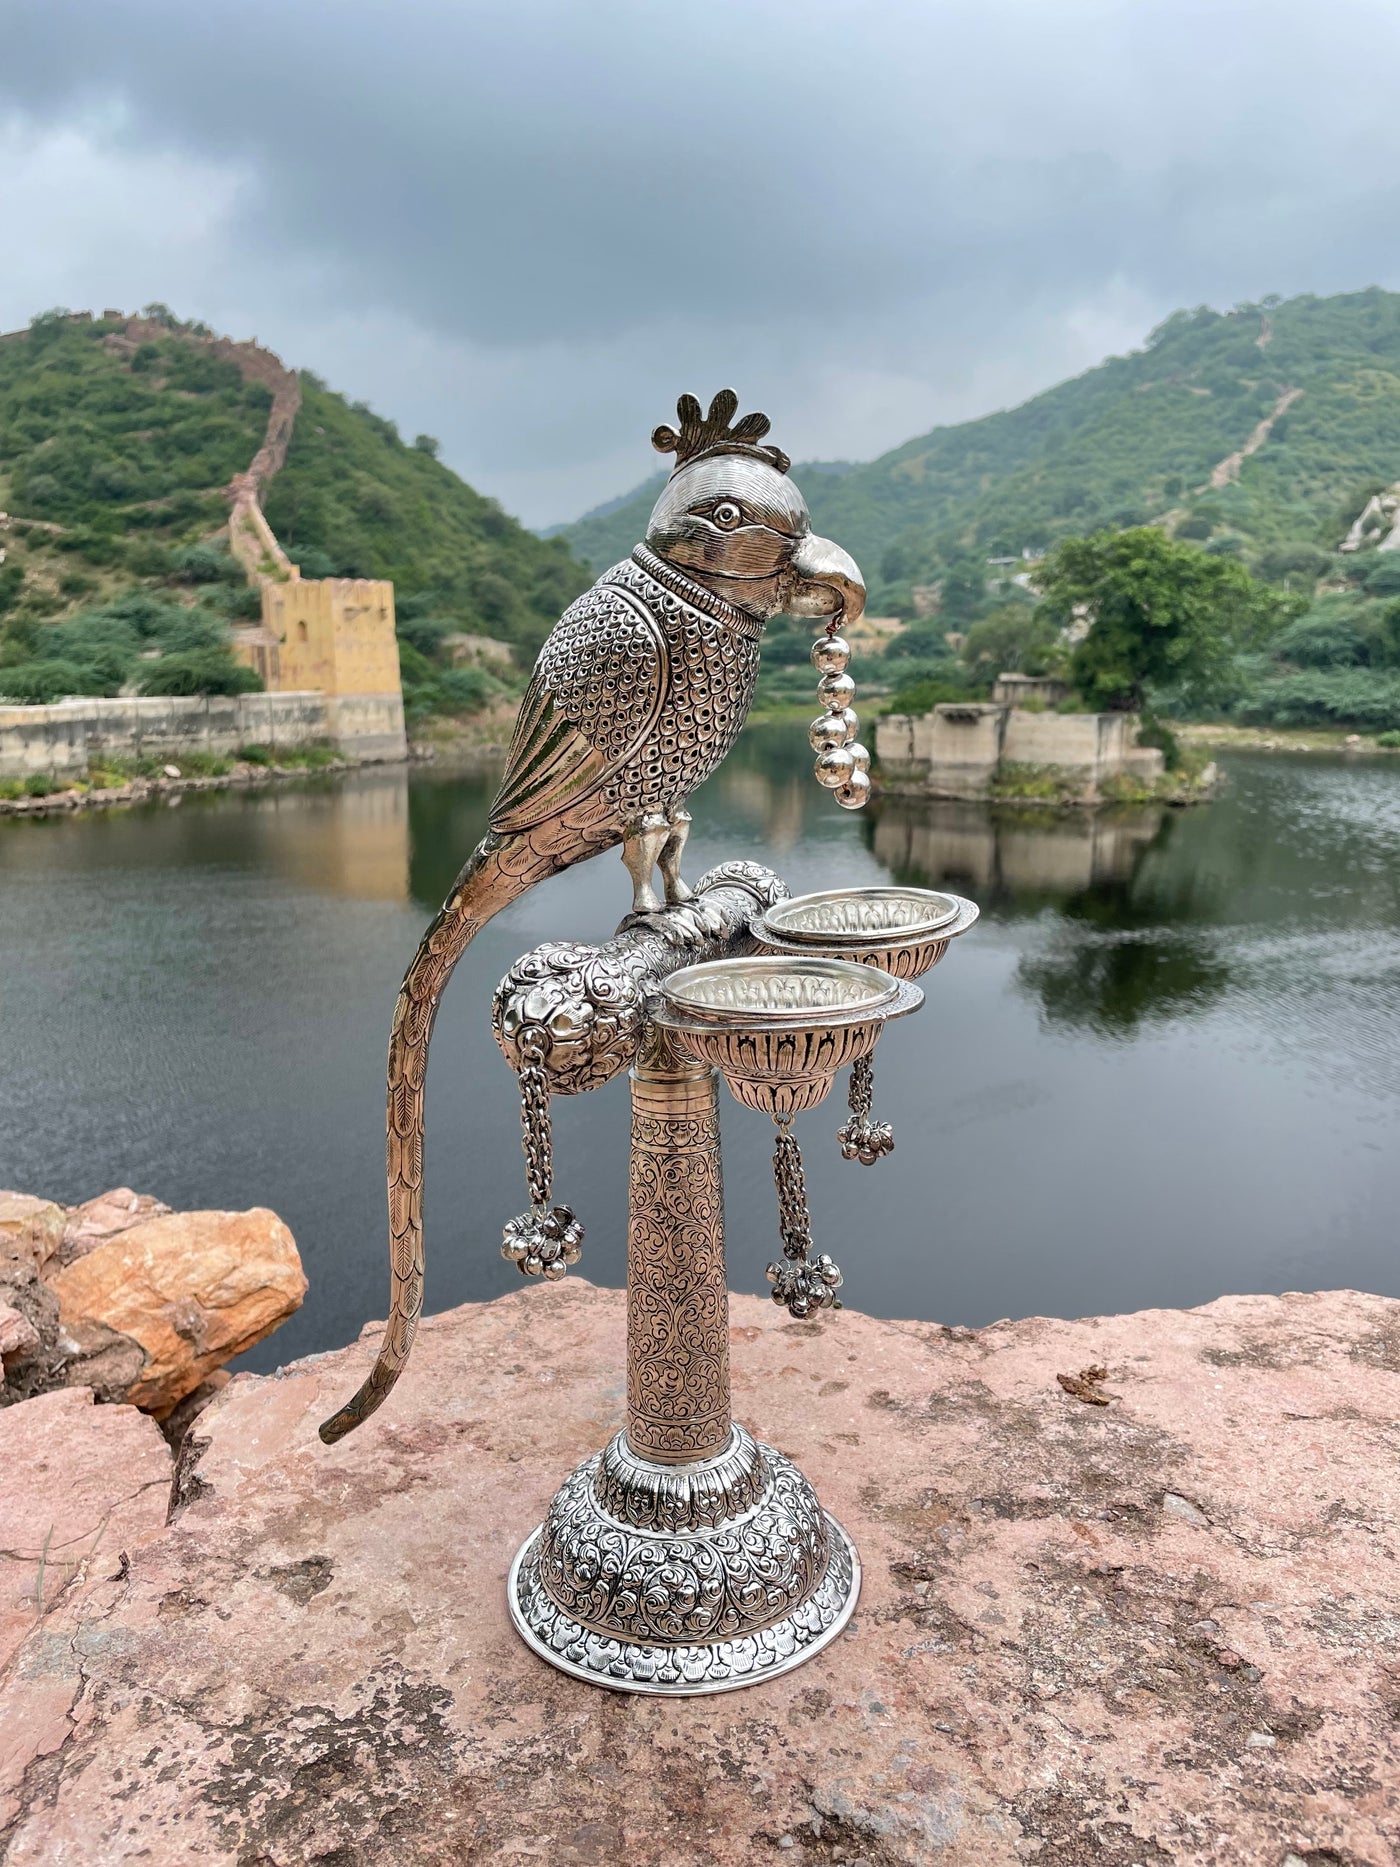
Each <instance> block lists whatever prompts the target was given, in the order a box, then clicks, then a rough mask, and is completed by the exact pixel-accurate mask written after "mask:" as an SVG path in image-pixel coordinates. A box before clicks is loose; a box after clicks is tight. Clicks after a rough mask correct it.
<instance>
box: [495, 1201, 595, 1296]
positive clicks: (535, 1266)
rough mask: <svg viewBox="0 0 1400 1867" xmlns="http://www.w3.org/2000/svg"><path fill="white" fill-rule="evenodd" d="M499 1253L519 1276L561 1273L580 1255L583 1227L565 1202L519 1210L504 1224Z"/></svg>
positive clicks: (553, 1276) (547, 1275) (554, 1277)
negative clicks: (514, 1217)
mask: <svg viewBox="0 0 1400 1867" xmlns="http://www.w3.org/2000/svg"><path fill="white" fill-rule="evenodd" d="M501 1256H502V1257H503V1258H504V1259H505V1260H506V1262H507V1263H509V1264H514V1265H515V1266H516V1267H517V1268H518V1270H519V1272H520V1275H521V1276H522V1277H547V1278H549V1280H550V1281H551V1283H552V1282H553V1281H554V1280H555V1279H556V1278H559V1277H562V1276H563V1275H564V1274H565V1272H566V1271H567V1270H568V1268H569V1266H570V1265H571V1264H577V1263H578V1261H579V1259H580V1258H581V1257H582V1256H583V1227H582V1225H580V1224H579V1222H578V1220H577V1219H576V1218H575V1217H574V1215H573V1213H572V1212H570V1210H569V1208H568V1207H567V1206H555V1207H554V1208H553V1210H552V1211H548V1212H546V1211H545V1210H543V1209H542V1208H537V1209H536V1210H535V1211H533V1212H522V1213H521V1214H520V1216H519V1218H518V1219H512V1220H511V1221H510V1223H509V1224H508V1225H507V1226H506V1229H505V1236H504V1238H503V1239H502V1242H501Z"/></svg>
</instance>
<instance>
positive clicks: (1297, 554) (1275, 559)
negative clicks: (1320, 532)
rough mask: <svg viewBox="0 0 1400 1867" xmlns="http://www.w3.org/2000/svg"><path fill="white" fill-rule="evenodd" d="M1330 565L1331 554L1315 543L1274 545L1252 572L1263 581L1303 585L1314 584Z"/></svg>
mask: <svg viewBox="0 0 1400 1867" xmlns="http://www.w3.org/2000/svg"><path fill="white" fill-rule="evenodd" d="M1331 566H1332V558H1331V556H1330V555H1329V554H1328V553H1327V552H1326V551H1320V550H1319V549H1318V548H1317V546H1316V545H1276V546H1275V547H1274V549H1273V550H1271V551H1266V552H1265V553H1264V554H1263V556H1262V557H1261V558H1260V559H1259V562H1258V564H1257V565H1256V566H1255V573H1254V574H1255V576H1257V577H1262V578H1263V579H1264V581H1265V583H1288V584H1292V585H1294V586H1303V585H1311V584H1315V583H1316V582H1317V580H1318V578H1319V577H1321V576H1324V575H1325V574H1326V572H1327V571H1328V570H1329V569H1330V568H1331Z"/></svg>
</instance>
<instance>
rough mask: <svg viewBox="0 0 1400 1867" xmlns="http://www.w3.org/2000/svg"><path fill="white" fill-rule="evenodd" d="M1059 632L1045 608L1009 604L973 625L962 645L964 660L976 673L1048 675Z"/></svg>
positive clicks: (990, 675) (991, 674)
mask: <svg viewBox="0 0 1400 1867" xmlns="http://www.w3.org/2000/svg"><path fill="white" fill-rule="evenodd" d="M1056 635H1057V631H1056V628H1055V624H1054V621H1053V620H1052V619H1051V617H1050V616H1048V615H1047V614H1046V613H1045V610H1044V608H1043V606H1040V605H1037V606H1035V607H1032V606H1031V605H1030V604H1029V603H1008V604H1007V605H1006V606H1005V607H1004V608H1002V609H994V610H993V611H992V612H991V614H990V615H989V616H984V617H983V618H982V620H981V621H980V622H974V623H973V625H972V627H971V628H970V629H969V630H968V632H967V640H966V641H965V642H964V643H963V651H962V652H963V660H964V661H965V662H966V663H967V665H968V667H969V668H971V669H972V670H973V671H974V673H977V674H980V675H984V676H988V677H991V678H993V679H994V678H995V677H996V676H997V675H998V674H1048V673H1049V672H1050V670H1051V668H1052V666H1053V664H1054V662H1055V659H1056V653H1055V651H1056V648H1057V645H1058V644H1057V641H1056Z"/></svg>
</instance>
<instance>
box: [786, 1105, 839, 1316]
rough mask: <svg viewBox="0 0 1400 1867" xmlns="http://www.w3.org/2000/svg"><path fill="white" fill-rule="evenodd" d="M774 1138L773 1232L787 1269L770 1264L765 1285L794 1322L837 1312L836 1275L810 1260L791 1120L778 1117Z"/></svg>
mask: <svg viewBox="0 0 1400 1867" xmlns="http://www.w3.org/2000/svg"><path fill="white" fill-rule="evenodd" d="M776 1119H777V1124H778V1139H777V1142H776V1144H775V1145H774V1148H773V1179H774V1181H775V1183H776V1185H777V1188H778V1229H779V1232H780V1233H781V1236H782V1240H783V1256H784V1257H785V1258H786V1259H787V1263H786V1264H770V1265H769V1266H768V1281H769V1283H770V1284H772V1286H773V1301H774V1302H775V1303H782V1304H784V1305H786V1307H787V1310H788V1313H789V1314H790V1315H793V1316H796V1317H798V1318H799V1319H800V1318H802V1317H804V1316H809V1315H810V1314H811V1313H812V1311H813V1310H814V1309H829V1308H835V1307H839V1305H838V1304H837V1300H836V1292H837V1291H838V1290H839V1289H840V1288H841V1273H840V1271H839V1270H838V1269H837V1267H836V1264H835V1262H834V1260H833V1259H831V1258H830V1257H828V1256H827V1254H826V1253H825V1252H822V1253H821V1254H820V1256H818V1257H816V1258H814V1257H813V1256H812V1214H811V1212H810V1211H809V1209H808V1206H807V1177H806V1175H805V1174H804V1172H803V1170H802V1150H801V1148H800V1147H799V1146H798V1145H797V1136H796V1135H795V1134H794V1133H793V1132H792V1117H791V1116H790V1115H789V1116H786V1117H778V1118H776Z"/></svg>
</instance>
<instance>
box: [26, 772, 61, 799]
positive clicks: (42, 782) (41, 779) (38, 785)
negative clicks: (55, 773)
mask: <svg viewBox="0 0 1400 1867" xmlns="http://www.w3.org/2000/svg"><path fill="white" fill-rule="evenodd" d="M61 789H62V786H61V785H59V784H56V783H55V781H54V780H53V779H52V778H50V777H49V776H48V774H47V773H46V772H42V771H32V772H30V774H29V776H28V777H27V778H26V779H25V780H24V794H25V796H26V797H48V796H49V795H50V794H51V793H52V792H54V791H58V790H61Z"/></svg>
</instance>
